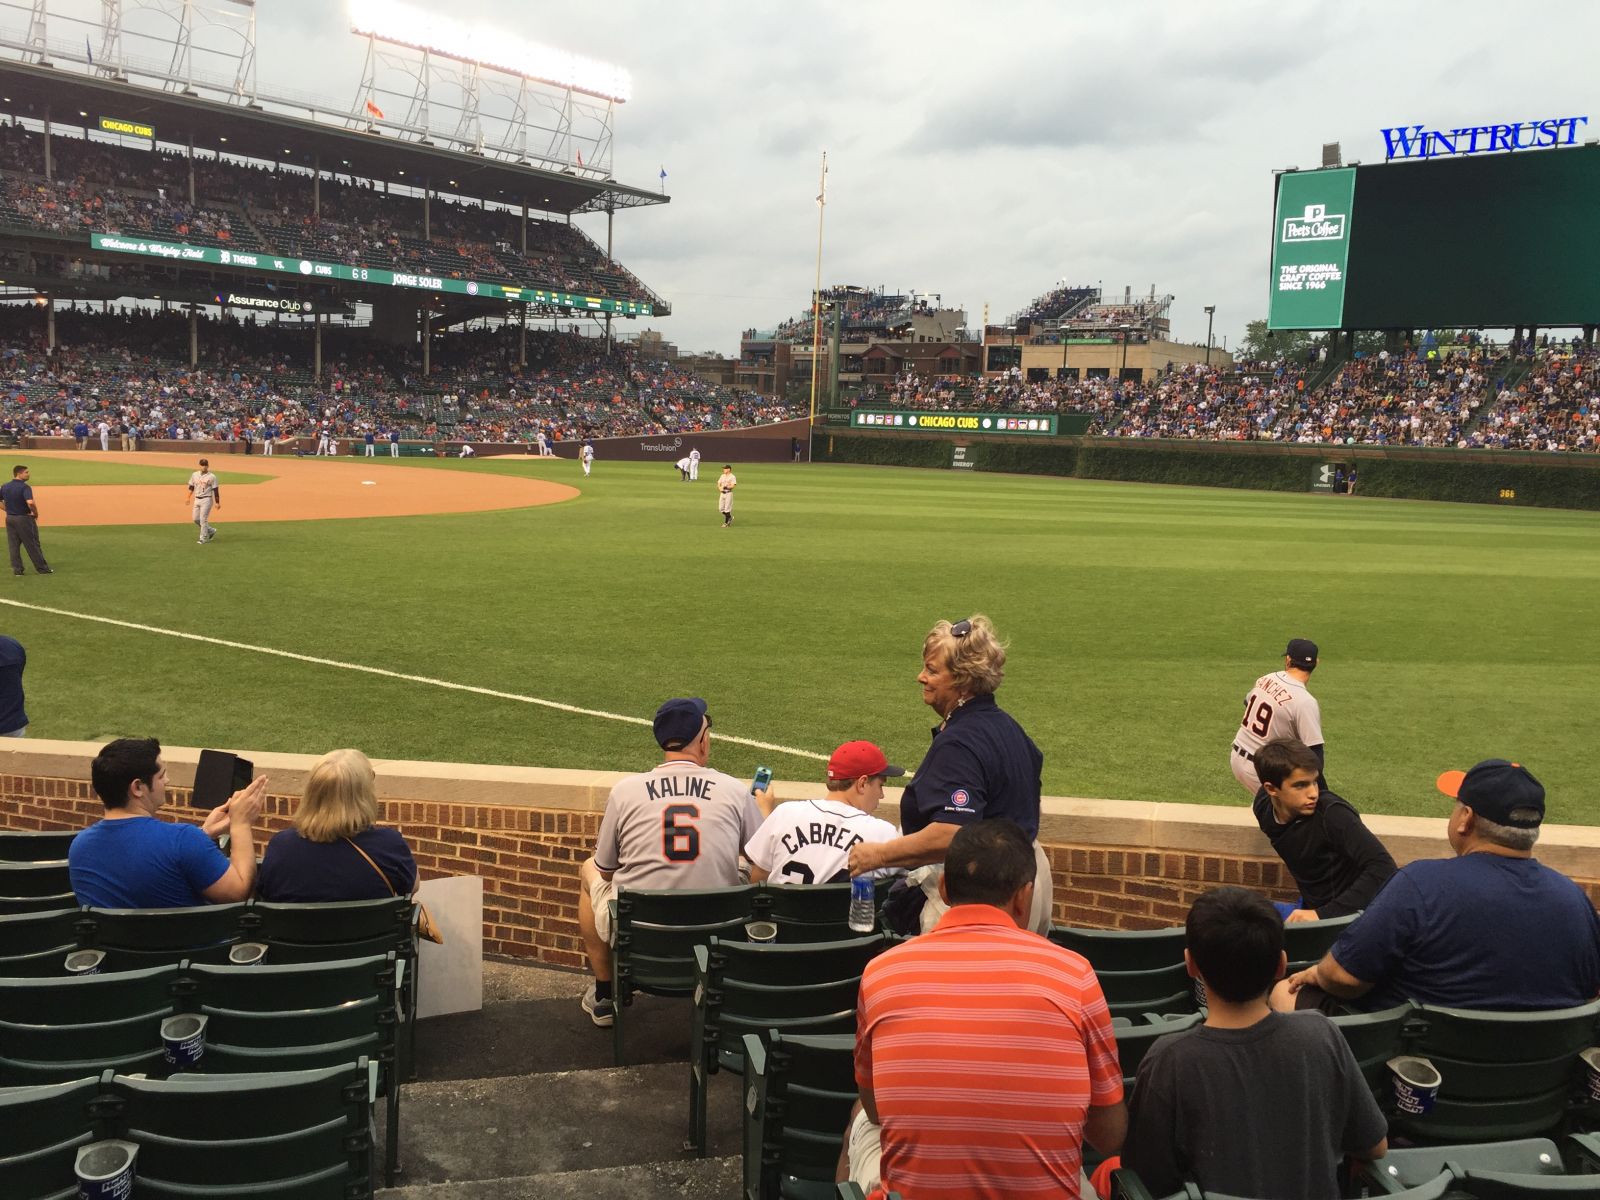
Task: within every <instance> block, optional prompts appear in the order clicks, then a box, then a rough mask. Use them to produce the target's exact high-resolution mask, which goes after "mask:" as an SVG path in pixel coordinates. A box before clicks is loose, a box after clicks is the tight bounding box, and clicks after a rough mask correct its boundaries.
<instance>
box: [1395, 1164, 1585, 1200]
mask: <svg viewBox="0 0 1600 1200" xmlns="http://www.w3.org/2000/svg"><path fill="white" fill-rule="evenodd" d="M1446 1178H1448V1179H1451V1180H1452V1181H1453V1183H1454V1185H1455V1188H1456V1191H1457V1194H1460V1195H1464V1196H1470V1197H1472V1200H1540V1198H1541V1197H1544V1196H1559V1197H1561V1198H1562V1200H1579V1198H1580V1197H1581V1198H1582V1200H1600V1175H1509V1174H1505V1173H1503V1172H1500V1171H1475V1170H1463V1171H1456V1170H1452V1171H1451V1172H1450V1174H1449V1175H1448V1176H1446ZM1400 1194H1401V1195H1405V1196H1409V1195H1411V1194H1412V1193H1410V1192H1402V1193H1400Z"/></svg>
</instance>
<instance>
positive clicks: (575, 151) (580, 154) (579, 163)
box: [573, 147, 583, 167]
mask: <svg viewBox="0 0 1600 1200" xmlns="http://www.w3.org/2000/svg"><path fill="white" fill-rule="evenodd" d="M573 153H574V154H576V155H577V156H578V165H579V166H580V167H581V166H583V151H582V150H579V149H577V148H576V147H574V148H573Z"/></svg>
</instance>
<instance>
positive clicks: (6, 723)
mask: <svg viewBox="0 0 1600 1200" xmlns="http://www.w3.org/2000/svg"><path fill="white" fill-rule="evenodd" d="M27 665H28V652H27V651H26V650H24V649H23V648H22V643H21V642H19V641H17V639H16V638H9V637H4V636H0V737H23V736H24V735H26V734H27V732H28V714H27V713H26V712H25V711H23V708H22V668H23V667H25V666H27Z"/></svg>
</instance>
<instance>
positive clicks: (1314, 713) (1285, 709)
mask: <svg viewBox="0 0 1600 1200" xmlns="http://www.w3.org/2000/svg"><path fill="white" fill-rule="evenodd" d="M1279 738H1297V739H1299V740H1300V741H1302V742H1304V743H1305V744H1306V745H1307V746H1320V745H1322V710H1321V709H1320V708H1318V707H1317V698H1316V697H1315V696H1313V695H1312V694H1311V693H1310V692H1309V691H1308V690H1307V689H1306V685H1305V684H1303V683H1301V682H1300V681H1299V680H1298V679H1295V678H1294V677H1293V676H1291V675H1290V674H1289V673H1288V672H1286V671H1275V672H1273V673H1272V674H1271V675H1263V676H1262V677H1261V678H1260V679H1258V680H1256V682H1255V686H1253V687H1252V688H1251V689H1250V694H1249V695H1248V696H1247V697H1245V702H1244V720H1242V721H1240V722H1239V728H1238V729H1236V730H1234V733H1233V740H1234V744H1235V745H1237V746H1238V747H1239V748H1240V749H1241V750H1243V751H1244V752H1245V753H1246V754H1251V755H1253V754H1255V752H1256V751H1257V750H1259V749H1261V747H1262V746H1264V745H1266V744H1267V743H1268V742H1275V741H1277V740H1278V739H1279Z"/></svg>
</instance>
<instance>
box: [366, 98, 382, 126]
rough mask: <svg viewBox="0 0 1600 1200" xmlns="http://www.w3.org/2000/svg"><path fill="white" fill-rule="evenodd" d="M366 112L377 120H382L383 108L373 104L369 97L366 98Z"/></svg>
mask: <svg viewBox="0 0 1600 1200" xmlns="http://www.w3.org/2000/svg"><path fill="white" fill-rule="evenodd" d="M367 112H369V113H370V114H372V115H373V116H374V117H377V118H378V120H380V121H381V120H383V109H381V108H379V107H378V106H377V105H376V104H374V103H373V102H372V100H371V98H370V97H369V98H368V100H367Z"/></svg>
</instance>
